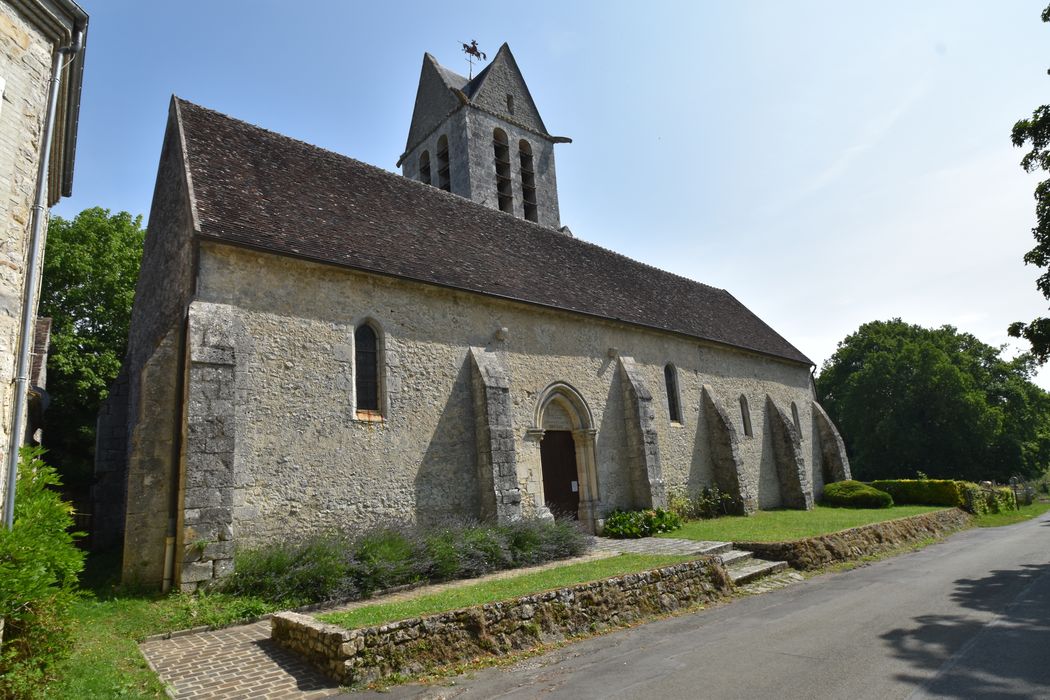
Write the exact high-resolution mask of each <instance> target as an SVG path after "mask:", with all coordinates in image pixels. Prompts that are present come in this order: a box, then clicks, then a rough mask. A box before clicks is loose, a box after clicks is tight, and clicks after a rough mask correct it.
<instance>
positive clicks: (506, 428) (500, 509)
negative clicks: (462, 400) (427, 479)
mask: <svg viewBox="0 0 1050 700" xmlns="http://www.w3.org/2000/svg"><path fill="white" fill-rule="evenodd" d="M470 361H471V369H472V370H473V371H472V380H471V388H472V389H473V393H474V432H475V440H476V441H477V448H478V457H477V464H478V485H479V487H480V488H479V491H480V496H479V498H480V502H481V510H480V513H479V515H480V516H481V519H482V520H495V521H496V522H500V523H505V522H513V521H515V520H518V519H519V518H520V517H521V489H520V487H519V486H518V468H517V460H516V459H515V455H514V423H513V420H512V416H513V413H512V411H511V404H510V382H511V378H510V375H509V374H508V373H507V370H506V368H505V367H504V366H503V362H502V361H501V360H500V357H499V354H498V353H494V352H493V353H488V352H485V351H484V350H482V349H480V348H471V349H470Z"/></svg>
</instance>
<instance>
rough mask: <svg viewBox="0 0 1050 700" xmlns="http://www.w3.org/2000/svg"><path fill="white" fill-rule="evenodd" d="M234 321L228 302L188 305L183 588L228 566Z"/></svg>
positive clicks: (180, 549) (179, 562) (180, 542)
mask: <svg viewBox="0 0 1050 700" xmlns="http://www.w3.org/2000/svg"><path fill="white" fill-rule="evenodd" d="M238 325H239V324H238V322H237V319H236V318H235V317H234V316H233V314H231V313H229V307H225V306H215V305H212V304H204V303H201V302H194V303H193V304H192V305H191V306H190V313H189V365H188V369H187V376H186V435H185V438H184V443H185V444H184V446H183V450H182V454H183V459H182V470H183V471H182V477H181V479H180V482H181V489H180V490H181V494H180V495H181V501H182V507H181V509H180V510H179V522H178V539H177V541H176V545H177V548H176V553H177V556H176V560H175V564H176V569H177V570H178V572H179V576H178V581H179V587H180V589H181V590H183V591H187V592H189V591H194V590H196V589H197V587H198V586H199V585H201V584H204V583H208V582H210V581H211V580H212V579H216V578H221V577H222V576H224V575H226V574H228V573H230V572H231V571H233V554H234V541H233V533H234V522H233V509H234V505H235V485H236V484H235V470H234V467H235V451H236V446H237V440H236V430H235V426H236V413H237V404H238V398H239V397H238V392H237V377H236V368H237V353H236V348H237V346H238V345H241V346H243V341H242V342H238V339H237V336H238V334H239V330H240V329H239V328H238Z"/></svg>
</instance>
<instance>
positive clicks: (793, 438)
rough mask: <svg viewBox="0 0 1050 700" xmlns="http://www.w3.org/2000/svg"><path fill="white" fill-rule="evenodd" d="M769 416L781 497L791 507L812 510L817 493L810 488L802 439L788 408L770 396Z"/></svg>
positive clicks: (768, 399) (767, 410)
mask: <svg viewBox="0 0 1050 700" xmlns="http://www.w3.org/2000/svg"><path fill="white" fill-rule="evenodd" d="M766 414H767V415H768V416H769V422H770V424H771V426H772V431H771V432H772V438H773V456H774V459H775V460H776V471H777V477H778V479H779V481H780V498H781V502H782V503H783V505H784V506H785V507H787V508H798V509H801V510H809V509H810V508H812V507H813V490H812V489H811V488H810V485H809V475H808V473H807V470H806V456H805V454H803V452H802V436H801V435H800V434H799V430H798V429H797V428H796V427H795V424H794V422H793V421H792V420H791V418H789V417H788V415H787V413H786V412H785V411H784V409H782V408H780V407H779V406H777V405H776V404H775V403H774V402H773V399H772V397H769V396H767V397H766Z"/></svg>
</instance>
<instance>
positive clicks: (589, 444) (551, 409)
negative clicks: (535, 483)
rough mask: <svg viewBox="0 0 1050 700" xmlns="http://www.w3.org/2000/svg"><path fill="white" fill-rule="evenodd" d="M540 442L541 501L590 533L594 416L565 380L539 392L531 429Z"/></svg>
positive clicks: (594, 506)
mask: <svg viewBox="0 0 1050 700" xmlns="http://www.w3.org/2000/svg"><path fill="white" fill-rule="evenodd" d="M529 432H530V433H532V434H533V435H534V436H536V437H538V438H540V465H541V469H542V472H543V502H544V505H545V506H546V507H547V508H548V509H550V511H551V512H552V513H553V514H555V515H558V516H562V517H564V516H569V517H575V518H577V519H578V520H579V521H580V522H581V523H582V524H583V525H584V527H585V528H587V529H588V530H589V531H591V532H593V531H594V525H595V522H594V520H595V517H596V515H597V513H598V512H599V507H598V506H599V503H600V499H599V491H598V473H597V459H596V457H595V452H594V438H595V435H596V434H597V432H598V431H597V430H595V429H594V418H593V417H592V416H591V410H590V408H589V407H588V406H587V402H586V401H584V400H583V396H581V395H580V393H579V392H578V391H576V389H575V388H573V387H572V386H570V385H568V384H565V383H564V382H555V383H554V384H551V385H550V386H548V387H547V388H546V389H544V390H543V392H541V394H540V397H539V399H538V400H537V402H536V413H535V416H534V423H533V428H532V429H531V430H530V431H529Z"/></svg>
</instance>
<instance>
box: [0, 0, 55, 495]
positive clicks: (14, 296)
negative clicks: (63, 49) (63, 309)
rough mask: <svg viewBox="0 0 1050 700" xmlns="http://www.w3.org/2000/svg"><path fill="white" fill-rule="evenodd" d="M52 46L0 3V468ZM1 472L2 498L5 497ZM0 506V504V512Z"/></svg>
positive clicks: (6, 434)
mask: <svg viewBox="0 0 1050 700" xmlns="http://www.w3.org/2000/svg"><path fill="white" fill-rule="evenodd" d="M52 50H53V47H52V45H51V43H50V41H48V39H47V37H46V36H45V35H44V34H43V33H41V32H40V31H39V30H38V29H36V28H35V27H33V26H32V25H31V24H29V23H28V22H26V21H25V19H24V18H23V17H22V16H21V14H20V13H18V12H17V11H16V10H15V9H14V8H13V7H11V5H10V4H9V3H6V2H5V3H0V77H2V78H3V79H4V83H5V84H4V89H3V91H2V96H0V464H4V463H6V461H7V450H8V445H9V442H10V434H11V419H12V417H13V416H12V410H13V408H14V375H15V364H16V362H17V354H18V340H19V338H18V329H19V325H20V322H21V316H22V296H23V294H24V291H25V278H26V272H27V270H26V255H27V250H28V245H29V229H30V225H31V220H32V207H33V195H34V188H35V187H36V174H37V168H38V167H39V162H40V139H41V135H42V133H43V125H44V117H45V113H46V111H47V86H48V83H49V80H50V74H51V55H52ZM6 476H7V470H6V469H0V499H2V496H3V494H4V493H6V484H5V483H4V482H5V480H6ZM2 509H3V501H2V500H0V511H2Z"/></svg>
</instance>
